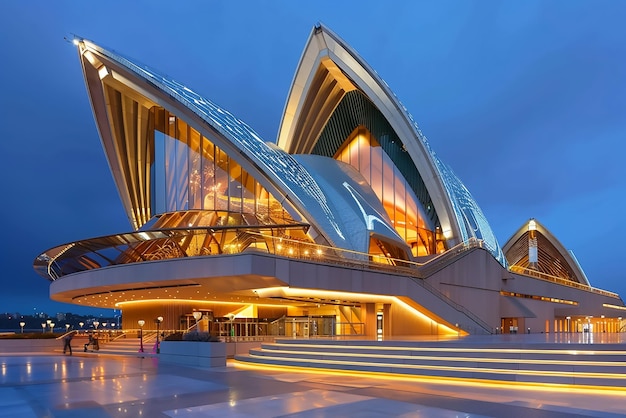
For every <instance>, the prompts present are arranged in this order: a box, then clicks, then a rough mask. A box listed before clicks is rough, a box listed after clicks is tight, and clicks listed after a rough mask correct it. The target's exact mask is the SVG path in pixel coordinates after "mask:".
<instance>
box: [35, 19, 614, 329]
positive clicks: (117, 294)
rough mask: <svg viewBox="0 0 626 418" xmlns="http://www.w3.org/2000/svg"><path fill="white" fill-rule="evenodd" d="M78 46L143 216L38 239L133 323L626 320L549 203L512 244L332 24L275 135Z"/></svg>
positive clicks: (114, 155) (111, 156) (327, 325)
mask: <svg viewBox="0 0 626 418" xmlns="http://www.w3.org/2000/svg"><path fill="white" fill-rule="evenodd" d="M75 43H76V45H77V48H78V52H79V58H80V64H81V66H82V69H83V74H84V79H85V84H86V87H87V92H88V95H89V98H90V101H91V106H92V110H93V114H94V118H95V121H96V126H97V130H98V133H99V135H100V139H101V142H102V146H103V149H104V152H105V153H106V157H107V159H108V163H109V167H110V169H111V173H112V175H113V180H114V182H115V184H116V186H117V189H118V191H119V195H120V197H121V201H122V207H123V210H124V211H125V212H126V214H127V216H128V219H129V221H130V224H131V227H130V228H129V229H130V230H131V231H130V232H123V233H115V232H116V231H111V232H112V233H114V234H113V235H108V236H102V237H97V238H86V239H81V240H79V241H75V242H71V243H67V244H63V245H59V246H57V247H54V248H51V249H49V250H46V251H45V252H43V253H42V254H41V255H39V256H37V257H36V259H35V261H34V268H35V270H36V271H37V272H38V273H39V274H40V275H41V276H43V277H44V278H46V279H47V280H49V281H50V296H51V298H52V299H53V300H55V301H59V302H66V303H72V304H77V305H83V306H92V307H98V308H111V309H119V310H121V311H122V326H123V327H124V328H127V329H136V328H137V322H138V320H140V319H142V318H143V319H147V320H148V321H146V322H151V321H152V319H153V318H157V317H162V318H163V323H162V325H161V326H162V328H163V329H168V330H183V331H184V330H187V329H189V328H190V327H191V326H194V325H195V326H198V327H201V328H202V329H205V330H208V331H210V332H211V333H214V334H216V335H236V336H272V335H274V336H288V337H297V338H299V337H314V336H317V337H326V336H329V337H330V336H334V337H338V336H360V337H363V338H372V339H375V338H384V337H387V338H402V337H410V336H420V335H436V336H445V335H448V334H449V335H467V334H494V333H516V332H519V333H522V332H524V333H527V332H531V333H541V332H543V333H557V332H604V331H605V332H617V331H619V330H621V329H622V325H623V324H624V321H623V320H622V316H626V307H625V306H624V303H623V301H622V300H621V298H620V296H619V295H617V294H615V293H612V292H610V291H606V290H601V289H598V288H595V287H593V286H592V284H591V283H590V281H589V280H588V278H587V277H586V276H585V273H584V272H583V270H582V268H581V266H580V265H579V264H578V262H577V260H576V258H575V257H574V255H573V253H571V252H569V251H568V250H566V249H565V247H564V246H563V244H561V243H560V242H559V240H558V239H557V238H556V237H555V236H554V235H553V234H552V233H550V231H549V230H548V229H547V228H546V227H545V226H544V225H542V224H541V223H540V222H539V221H537V220H535V219H532V218H530V216H532V214H529V220H528V221H526V222H525V223H524V224H523V225H521V226H520V228H519V230H518V231H515V232H514V234H513V235H512V236H511V238H510V239H509V240H508V241H507V242H506V243H505V244H504V245H503V246H501V245H500V244H499V243H498V241H497V240H496V237H495V236H494V233H493V232H492V230H491V228H490V226H489V223H488V221H487V219H486V218H485V216H484V214H483V212H482V211H481V209H480V207H479V206H478V204H477V203H476V201H475V200H474V198H473V197H472V195H471V193H470V191H469V190H468V189H467V188H466V187H465V186H464V184H463V183H462V181H461V180H460V179H459V178H458V177H457V176H456V175H455V174H454V172H453V171H452V170H451V168H450V167H449V166H447V165H446V164H444V163H443V162H442V161H441V160H440V159H439V158H438V157H437V154H436V153H435V151H434V150H432V149H431V147H430V146H429V144H428V142H427V140H426V138H425V137H424V135H423V134H422V133H421V131H420V129H419V127H418V125H417V124H416V122H415V120H414V119H413V117H412V116H411V115H410V114H409V112H408V110H407V109H406V108H405V107H404V106H403V105H402V103H401V102H400V101H399V100H398V98H397V97H396V95H395V94H394V93H393V92H392V91H391V89H390V88H389V86H388V85H387V84H386V83H385V82H384V81H383V80H382V79H381V77H380V76H379V75H378V74H377V73H376V72H375V71H374V70H373V69H372V68H371V67H370V66H369V65H368V64H367V63H366V62H365V61H364V60H363V58H362V57H360V56H359V55H358V54H357V53H356V52H355V51H354V50H353V49H352V48H351V47H350V46H349V45H347V44H346V43H345V42H344V41H343V40H342V39H341V38H339V37H338V36H337V35H336V34H334V33H333V32H332V31H331V30H329V29H328V28H327V27H325V26H323V25H317V26H315V27H314V28H313V30H312V32H311V35H310V37H309V39H308V42H307V44H306V46H305V49H304V52H303V53H302V56H301V59H300V62H299V63H298V65H297V69H296V72H295V75H294V77H293V82H292V84H291V87H290V90H289V94H288V96H287V98H286V103H285V108H284V111H283V115H282V119H281V122H280V127H279V130H278V132H277V137H276V138H270V141H267V140H266V139H262V138H260V137H259V135H257V134H256V133H255V131H254V130H253V128H252V127H250V126H248V125H247V124H246V123H245V122H244V121H242V120H241V119H238V118H237V117H236V116H235V115H233V114H231V113H229V112H228V111H227V110H226V109H223V108H221V107H219V106H218V105H217V104H215V103H213V102H211V101H210V100H209V99H207V98H205V97H203V96H200V95H199V94H198V93H196V92H194V91H193V90H191V89H190V88H188V87H186V86H185V85H184V84H181V83H180V82H178V81H175V80H173V79H171V78H169V77H166V76H163V75H160V74H159V72H158V71H156V70H153V69H152V68H150V67H147V66H144V65H143V64H140V63H138V62H136V61H134V60H132V59H130V58H127V57H125V56H123V55H121V54H119V53H117V52H114V51H112V50H109V49H105V48H103V47H101V46H99V45H97V44H95V43H93V42H90V41H88V40H85V39H80V38H79V39H75ZM512 232H513V231H512ZM196 321H197V324H196Z"/></svg>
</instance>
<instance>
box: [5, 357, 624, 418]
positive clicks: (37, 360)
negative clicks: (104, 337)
mask: <svg viewBox="0 0 626 418" xmlns="http://www.w3.org/2000/svg"><path fill="white" fill-rule="evenodd" d="M141 416H143V417H196V416H199V417H212V416H220V417H231V416H234V417H325V416H332V417H338V416H350V417H387V416H398V417H400V416H401V417H483V416H491V417H507V418H515V417H568V416H592V417H614V416H615V417H616V416H626V389H625V390H611V391H588V390H582V389H572V388H552V387H532V388H528V387H514V386H505V385H501V386H496V385H483V384H479V383H476V382H469V383H464V384H463V383H459V384H452V383H450V382H445V381H437V380H420V379H414V378H406V379H403V378H385V377H373V376H371V375H356V374H343V373H337V374H331V373H315V372H294V371H290V370H262V369H255V368H248V367H246V366H242V365H238V364H237V363H235V362H229V363H228V366H227V367H222V368H214V369H200V368H192V367H182V366H177V365H172V364H164V363H161V364H159V360H158V359H157V358H135V357H124V356H93V355H88V354H83V353H76V354H74V356H63V355H40V354H33V355H15V356H13V355H4V356H0V417H68V418H69V417H89V418H99V417H141Z"/></svg>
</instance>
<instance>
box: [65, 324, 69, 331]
mask: <svg viewBox="0 0 626 418" xmlns="http://www.w3.org/2000/svg"><path fill="white" fill-rule="evenodd" d="M69 330H70V324H65V332H68V331H69Z"/></svg>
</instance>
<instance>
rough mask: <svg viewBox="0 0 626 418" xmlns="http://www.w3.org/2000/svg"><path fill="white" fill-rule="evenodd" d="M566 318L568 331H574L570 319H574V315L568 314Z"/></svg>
mask: <svg viewBox="0 0 626 418" xmlns="http://www.w3.org/2000/svg"><path fill="white" fill-rule="evenodd" d="M565 319H567V332H568V333H570V332H572V329H571V328H570V321H571V320H572V317H571V316H568V317H566V318H565Z"/></svg>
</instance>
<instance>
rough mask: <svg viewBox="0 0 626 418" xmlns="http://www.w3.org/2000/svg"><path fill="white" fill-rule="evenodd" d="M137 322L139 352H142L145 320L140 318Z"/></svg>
mask: <svg viewBox="0 0 626 418" xmlns="http://www.w3.org/2000/svg"><path fill="white" fill-rule="evenodd" d="M137 324H138V325H139V352H140V353H143V326H144V325H145V324H146V321H144V320H143V319H140V320H139V321H137Z"/></svg>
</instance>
